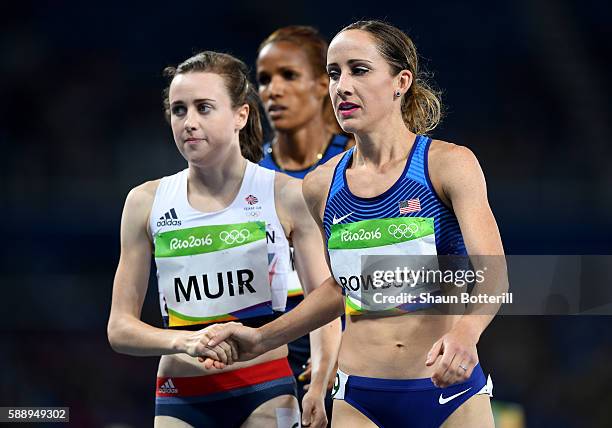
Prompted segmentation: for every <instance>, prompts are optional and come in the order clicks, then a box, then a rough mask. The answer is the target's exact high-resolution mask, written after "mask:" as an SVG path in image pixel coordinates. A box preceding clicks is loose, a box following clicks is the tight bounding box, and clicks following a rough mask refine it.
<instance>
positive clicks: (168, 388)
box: [159, 379, 178, 394]
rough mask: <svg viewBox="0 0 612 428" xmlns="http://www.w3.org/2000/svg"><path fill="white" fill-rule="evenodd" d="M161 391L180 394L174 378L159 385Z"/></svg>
mask: <svg viewBox="0 0 612 428" xmlns="http://www.w3.org/2000/svg"><path fill="white" fill-rule="evenodd" d="M159 392H161V393H162V394H178V389H176V387H175V386H174V383H173V382H172V379H168V380H167V381H166V383H164V384H163V385H162V386H160V387H159Z"/></svg>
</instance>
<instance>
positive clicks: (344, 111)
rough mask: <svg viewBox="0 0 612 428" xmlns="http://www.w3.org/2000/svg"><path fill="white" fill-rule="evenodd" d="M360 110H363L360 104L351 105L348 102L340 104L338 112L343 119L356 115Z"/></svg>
mask: <svg viewBox="0 0 612 428" xmlns="http://www.w3.org/2000/svg"><path fill="white" fill-rule="evenodd" d="M359 108H361V107H360V106H359V105H358V104H355V103H351V102H348V101H343V102H341V103H340V104H338V111H339V112H340V114H341V115H342V117H349V116H351V115H352V114H353V113H355V112H356V111H357V110H358V109H359Z"/></svg>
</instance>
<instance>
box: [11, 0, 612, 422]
mask: <svg viewBox="0 0 612 428" xmlns="http://www.w3.org/2000/svg"><path fill="white" fill-rule="evenodd" d="M373 3H374V2H364V1H353V2H350V3H347V2H308V3H306V2H304V3H297V2H284V1H278V0H272V1H268V2H245V1H242V0H237V1H234V2H229V3H223V2H216V3H210V2H199V3H194V4H188V3H179V4H176V5H173V4H171V3H164V4H163V5H159V4H152V3H149V2H147V3H145V2H143V3H131V4H128V3H127V2H123V3H119V2H117V3H115V4H112V3H81V2H75V1H64V2H57V3H53V2H35V1H27V0H26V1H20V2H17V3H13V4H10V5H9V4H7V5H4V6H3V8H2V9H3V11H2V13H1V15H2V16H1V17H0V23H1V28H2V30H1V33H0V52H1V60H0V69H1V70H2V79H1V80H0V87H1V91H2V92H1V93H2V99H3V102H2V103H0V110H1V114H0V123H1V125H0V141H2V153H3V162H2V168H0V175H1V183H2V197H1V199H0V200H1V201H2V205H1V206H2V210H1V212H2V219H1V220H0V230H1V233H2V236H4V244H2V245H0V256H1V257H0V263H1V270H0V282H1V284H2V288H1V290H2V296H3V299H2V301H3V307H4V314H5V315H4V318H3V319H4V321H3V323H2V324H0V370H1V373H2V381H1V382H0V405H1V406H16V405H22V406H26V405H30V406H34V405H46V406H49V405H56V406H70V407H71V419H72V425H73V426H83V427H85V426H87V427H108V426H126V427H127V426H133V427H140V426H150V425H151V423H152V417H153V409H154V382H155V370H156V362H157V359H156V358H135V357H128V356H123V355H118V354H115V353H114V352H112V350H111V349H110V347H109V346H108V344H107V340H106V332H105V328H106V320H107V316H108V311H109V307H110V295H111V287H112V278H113V274H114V269H115V267H116V262H117V259H118V250H119V221H120V215H121V209H122V205H123V201H124V199H125V196H126V194H127V192H128V191H129V190H130V189H131V188H132V187H133V186H135V185H137V184H139V183H141V182H143V181H146V180H150V179H153V178H157V177H160V176H163V175H167V174H171V173H173V172H175V171H177V170H179V169H181V168H183V167H184V162H183V160H182V158H181V157H180V155H179V154H178V152H177V151H176V149H175V147H174V143H173V141H172V136H171V133H170V130H169V127H168V126H167V124H166V123H165V121H164V118H163V114H162V106H161V91H162V89H163V88H164V85H165V81H164V79H163V78H162V76H161V70H162V69H163V67H164V66H166V65H172V64H177V63H178V62H180V61H181V60H183V59H185V58H187V57H188V56H190V55H191V54H192V53H194V52H196V51H198V50H203V49H212V50H221V51H226V52H230V53H233V54H235V55H237V56H238V57H240V58H242V59H243V60H245V61H246V62H247V63H248V64H249V65H251V66H253V65H254V60H255V55H256V49H257V46H258V44H259V42H260V41H261V40H262V39H263V38H264V37H265V36H267V35H268V34H269V33H270V32H271V31H273V30H274V29H276V28H277V27H279V26H283V25H289V24H306V25H313V26H315V27H318V28H319V29H320V31H321V32H322V33H323V34H325V35H327V36H328V37H331V36H333V34H335V32H336V31H337V30H339V29H340V28H341V27H342V26H344V25H346V24H348V23H350V22H353V21H355V20H357V19H362V18H379V19H386V20H388V21H390V22H391V23H393V24H395V25H397V26H399V27H401V28H402V29H404V30H406V31H407V32H408V33H409V34H410V35H411V37H412V38H413V39H414V41H415V43H416V45H417V47H418V49H419V51H420V54H421V56H422V57H423V62H422V64H423V65H424V66H425V68H427V69H428V70H429V71H431V72H433V73H434V75H435V82H436V83H437V85H438V86H439V87H440V88H442V89H443V90H444V97H443V101H444V103H445V104H446V107H447V113H448V114H447V117H446V119H445V120H444V122H443V124H442V125H441V126H440V127H439V128H438V129H437V130H436V131H435V133H434V136H435V137H437V138H441V139H444V140H448V141H452V142H455V143H458V144H462V145H467V146H468V147H470V148H471V149H472V150H473V151H474V152H475V153H476V155H477V156H478V157H479V159H480V162H481V164H482V166H483V169H484V171H485V174H486V176H487V180H488V189H489V198H490V201H491V205H492V207H493V210H494V213H495V215H496V217H497V220H498V223H499V225H500V229H501V233H502V238H503V241H504V245H505V248H506V251H507V252H508V253H510V254H610V253H611V252H612V251H611V250H612V228H611V227H610V226H611V225H612V220H611V219H612V197H611V196H612V190H611V186H612V168H610V167H609V163H610V159H611V158H612V146H611V144H610V141H611V140H612V129H611V124H610V122H611V121H610V118H611V113H612V108H611V102H610V100H611V99H612V97H611V95H612V90H611V89H612V88H611V80H610V76H612V34H611V33H612V25H611V22H612V13H611V12H612V6H610V3H608V2H604V1H589V0H583V1H576V0H563V1H561V0H560V1H556V0H517V1H512V2H510V1H506V2H488V1H470V2H456V1H450V0H443V1H438V2H435V4H427V3H424V2H375V4H373ZM143 317H144V319H145V320H147V321H148V322H150V323H152V324H156V325H159V324H160V317H159V309H158V306H157V300H156V292H155V288H154V283H153V284H152V286H151V287H150V292H149V295H148V297H147V302H146V305H145V308H144V310H143ZM611 321H612V320H611V319H610V318H609V317H586V316H581V317H570V316H568V317H535V316H534V317H499V318H497V319H496V320H495V321H494V322H493V324H492V325H491V327H490V328H489V329H488V330H487V331H486V332H485V334H484V335H483V337H482V339H481V344H480V348H479V349H480V352H479V353H480V359H481V362H482V365H483V367H484V368H485V370H486V371H490V372H491V373H492V375H493V379H494V383H495V389H494V393H495V399H496V403H498V404H496V406H497V407H496V409H497V410H498V412H497V416H498V419H497V420H498V423H499V426H505V427H516V428H518V427H521V426H528V427H557V428H566V427H567V428H570V427H605V426H611V422H610V420H611V418H612V410H611V409H612V388H609V387H607V385H608V384H612V370H610V368H609V361H610V359H611V358H612V335H611V334H610V333H609V327H610V325H611V324H612V323H611Z"/></svg>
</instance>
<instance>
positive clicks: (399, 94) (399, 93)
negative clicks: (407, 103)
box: [395, 89, 402, 98]
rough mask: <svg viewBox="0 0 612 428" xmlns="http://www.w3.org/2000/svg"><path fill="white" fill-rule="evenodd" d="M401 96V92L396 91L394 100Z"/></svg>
mask: <svg viewBox="0 0 612 428" xmlns="http://www.w3.org/2000/svg"><path fill="white" fill-rule="evenodd" d="M401 96H402V93H401V91H400V90H399V89H398V90H397V91H395V98H399V97H401Z"/></svg>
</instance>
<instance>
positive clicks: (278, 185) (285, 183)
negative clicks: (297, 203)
mask: <svg viewBox="0 0 612 428" xmlns="http://www.w3.org/2000/svg"><path fill="white" fill-rule="evenodd" d="M301 189H302V182H301V181H300V180H298V179H297V178H293V177H290V176H289V175H287V174H283V173H282V172H278V171H275V172H274V190H275V192H274V193H275V194H276V195H278V196H277V199H278V200H279V201H280V202H283V203H289V204H291V203H292V202H293V201H294V200H295V197H296V194H297V195H299V196H300V197H301V195H302V191H301Z"/></svg>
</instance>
